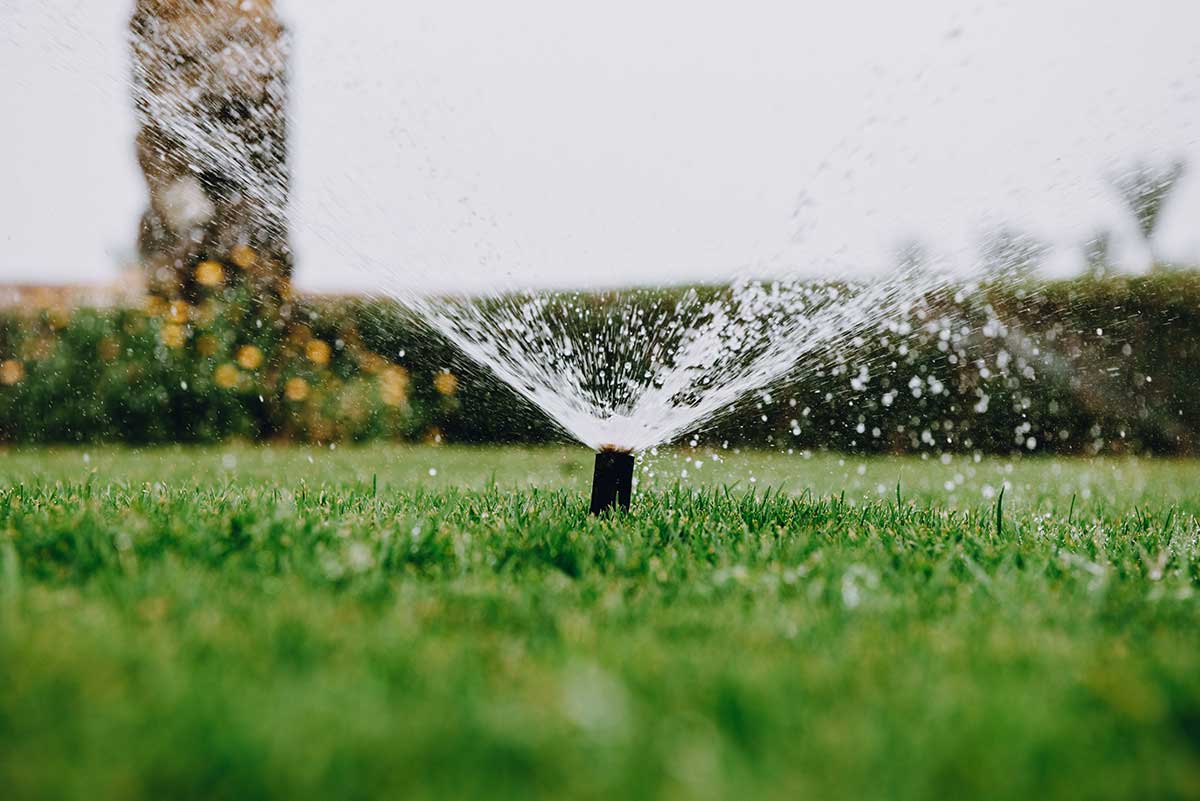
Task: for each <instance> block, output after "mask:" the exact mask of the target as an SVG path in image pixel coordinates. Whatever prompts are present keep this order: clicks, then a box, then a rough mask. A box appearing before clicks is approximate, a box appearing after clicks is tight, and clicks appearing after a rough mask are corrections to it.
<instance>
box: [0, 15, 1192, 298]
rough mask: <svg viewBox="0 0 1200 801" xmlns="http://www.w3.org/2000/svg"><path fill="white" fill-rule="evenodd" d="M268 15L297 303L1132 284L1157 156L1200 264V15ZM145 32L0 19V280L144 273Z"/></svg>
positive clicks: (1171, 221) (1179, 251)
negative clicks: (1026, 235) (395, 287)
mask: <svg viewBox="0 0 1200 801" xmlns="http://www.w3.org/2000/svg"><path fill="white" fill-rule="evenodd" d="M279 5H280V7H281V9H282V12H283V15H284V17H285V19H286V21H287V22H288V24H289V25H290V27H291V30H292V32H293V35H294V37H295V41H296V47H295V51H294V57H293V67H294V72H293V90H294V91H293V103H292V114H293V117H294V125H293V140H292V144H293V169H294V173H295V176H296V187H295V195H294V217H295V220H296V231H295V244H296V246H297V250H298V278H299V281H300V283H301V284H302V285H304V286H307V287H312V288H349V287H367V286H374V285H378V283H379V282H380V281H381V280H382V278H381V276H382V275H383V274H384V273H391V274H395V275H399V276H400V278H401V280H403V281H409V282H413V283H426V284H428V283H430V282H432V283H435V284H437V285H448V286H475V285H479V284H485V283H487V284H495V283H501V284H505V285H515V284H528V283H539V284H558V285H590V284H600V283H604V284H613V283H630V282H649V281H683V280H695V279H700V278H714V277H720V276H726V275H729V274H731V273H732V272H734V271H737V270H744V269H749V270H752V271H757V272H765V271H768V270H771V271H778V270H800V271H804V272H830V271H834V272H836V273H837V274H839V275H847V274H856V273H863V272H868V271H877V270H879V269H882V268H883V267H884V266H885V265H886V264H888V261H889V258H890V253H891V251H892V249H893V248H894V246H895V244H896V243H897V242H898V241H899V240H901V239H903V238H908V237H914V236H915V237H919V238H921V239H923V240H924V241H926V242H927V243H929V244H930V245H931V246H932V247H933V248H934V250H935V251H937V252H938V253H940V254H941V255H943V256H944V257H945V258H946V259H947V260H949V261H950V263H952V264H960V265H966V264H969V263H970V261H971V258H972V255H973V252H974V244H975V242H976V240H977V239H978V237H979V235H980V233H981V231H983V230H985V229H986V228H987V227H988V226H990V225H994V224H997V223H1000V222H1010V223H1013V224H1016V225H1019V226H1021V227H1024V228H1026V229H1028V230H1030V231H1032V232H1034V233H1036V234H1037V235H1039V236H1040V237H1042V238H1043V239H1045V240H1048V241H1050V242H1052V243H1054V244H1055V245H1056V246H1057V251H1056V254H1057V255H1056V257H1055V258H1054V260H1053V264H1052V267H1051V269H1052V270H1056V271H1067V270H1070V269H1073V268H1074V267H1075V265H1076V259H1077V252H1078V243H1079V242H1080V241H1081V240H1082V239H1084V238H1085V236H1086V235H1087V234H1088V232H1090V231H1091V230H1092V229H1093V228H1094V227H1096V226H1098V225H1104V226H1109V227H1112V228H1115V229H1116V230H1117V233H1118V243H1117V244H1118V256H1119V258H1120V259H1121V260H1122V261H1123V262H1124V263H1125V264H1126V265H1127V266H1128V267H1129V268H1130V269H1136V268H1138V267H1139V266H1142V265H1144V262H1145V254H1144V252H1143V251H1142V249H1141V248H1140V246H1139V243H1138V241H1137V238H1136V234H1135V233H1134V231H1133V229H1132V227H1131V225H1130V223H1129V222H1128V221H1127V219H1126V216H1127V215H1125V213H1124V212H1123V211H1122V210H1121V208H1120V206H1119V205H1118V203H1117V201H1116V199H1115V198H1114V196H1113V194H1112V192H1111V190H1110V189H1109V188H1108V187H1107V185H1106V183H1105V181H1104V178H1103V176H1104V173H1105V171H1106V170H1111V169H1112V168H1113V167H1114V166H1116V165H1117V164H1119V163H1121V162H1123V161H1127V160H1129V159H1131V158H1134V157H1139V156H1149V157H1164V158H1165V157H1171V156H1178V155H1182V156H1185V157H1187V158H1188V159H1189V161H1190V162H1191V163H1192V171H1191V173H1190V174H1189V175H1188V176H1187V177H1186V178H1185V181H1184V183H1183V185H1182V186H1181V187H1180V188H1179V190H1178V192H1177V193H1176V195H1175V197H1174V201H1173V203H1172V204H1171V205H1170V206H1169V207H1168V209H1167V211H1166V216H1165V220H1164V223H1163V228H1162V230H1161V236H1160V246H1161V249H1162V252H1163V253H1164V254H1165V255H1166V256H1168V257H1169V258H1173V259H1177V260H1180V261H1191V262H1193V263H1200V225H1198V224H1197V223H1198V222H1200V3H1196V2H1195V0H1142V2H1138V3H1131V2H1127V0H1009V1H1008V2H982V0H981V1H980V2H964V1H963V0H927V1H926V2H923V3H894V2H885V1H884V0H876V1H875V2H866V1H865V0H850V1H848V2H840V3H820V4H818V3H798V2H795V1H794V0H777V1H771V0H742V2H738V3H732V2H725V3H713V2H699V0H658V1H657V2H653V3H647V2H645V0H642V1H641V2H630V1H629V0H612V1H610V2H608V3H604V4H583V3H574V2H564V1H563V0H511V2H508V3H489V2H483V0H471V1H470V2H467V1H466V0H436V1H433V0H428V1H427V0H413V1H412V2H407V3H402V4H391V3H380V2H378V0H340V2H337V3H331V2H327V1H326V0H279ZM131 7H132V2H131V0H0V75H3V76H4V77H3V78H2V79H0V80H2V81H3V83H2V84H0V87H2V88H0V92H2V94H0V110H2V119H3V123H2V124H0V154H3V156H0V165H3V166H2V167H0V186H2V187H3V191H0V244H2V247H0V281H7V280H12V281H29V280H40V281H106V280H109V279H111V278H112V277H113V275H114V274H115V271H116V269H117V266H118V265H119V264H120V263H121V262H122V261H127V260H128V259H129V257H130V254H131V253H132V251H133V241H134V236H135V231H136V221H137V218H138V215H139V214H140V212H141V210H142V207H143V205H144V202H145V198H144V193H145V189H144V186H143V184H142V182H141V178H140V176H139V174H138V172H137V168H136V164H135V162H134V149H133V135H134V131H133V121H132V112H131V105H130V101H129V99H128V91H127V89H126V87H125V83H124V81H125V75H126V73H127V58H126V51H125V42H124V31H125V23H126V20H127V16H128V14H129V12H130V10H131ZM363 265H366V266H365V267H364V266H363Z"/></svg>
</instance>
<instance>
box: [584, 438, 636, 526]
mask: <svg viewBox="0 0 1200 801" xmlns="http://www.w3.org/2000/svg"><path fill="white" fill-rule="evenodd" d="M632 494H633V454H632V453H629V452H628V451H620V450H617V449H616V448H604V449H602V450H601V451H600V452H599V453H597V454H596V472H595V473H593V474H592V514H594V515H598V514H601V513H602V512H605V511H607V510H609V509H612V508H613V507H619V508H620V510H621V511H622V512H628V511H629V498H630V496H631V495H632Z"/></svg>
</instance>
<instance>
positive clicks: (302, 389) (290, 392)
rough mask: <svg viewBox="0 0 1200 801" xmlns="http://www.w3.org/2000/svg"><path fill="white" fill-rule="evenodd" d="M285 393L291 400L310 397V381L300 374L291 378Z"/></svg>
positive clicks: (285, 387) (284, 389)
mask: <svg viewBox="0 0 1200 801" xmlns="http://www.w3.org/2000/svg"><path fill="white" fill-rule="evenodd" d="M283 394H284V395H285V396H286V397H287V399H288V400H290V401H297V402H299V401H302V400H304V399H305V398H307V397H308V382H307V381H305V380H304V379H303V378H300V377H299V376H296V377H295V378H289V379H288V382H287V384H286V385H285V386H284V388H283Z"/></svg>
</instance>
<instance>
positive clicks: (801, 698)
mask: <svg viewBox="0 0 1200 801" xmlns="http://www.w3.org/2000/svg"><path fill="white" fill-rule="evenodd" d="M83 453H84V452H83V451H81V450H71V449H67V450H60V451H13V452H9V453H5V454H4V456H3V459H2V460H0V676H2V677H3V681H4V691H3V692H2V693H0V743H3V747H0V786H3V787H5V788H7V790H6V791H5V793H4V795H5V797H6V798H15V799H19V798H34V797H46V798H50V797H55V798H85V797H86V798H89V799H94V798H164V797H172V798H192V797H194V798H206V799H211V798H238V799H248V798H268V797H271V798H278V797H286V798H321V799H327V798H380V797H385V798H386V797H404V798H471V797H487V798H513V799H517V798H520V799H528V798H548V799H550V798H552V799H563V798H596V799H601V798H603V799H608V798H614V797H619V798H633V799H637V798H664V799H666V798H670V799H678V798H731V799H732V798H736V799H744V798H780V799H794V798H803V797H812V798H823V799H837V798H917V797H930V796H943V797H956V798H972V797H974V798H982V797H987V798H1020V799H1026V798H1067V797H1071V798H1081V797H1087V798H1129V797H1195V796H1196V795H1198V794H1200V596H1198V595H1197V590H1200V558H1198V553H1197V549H1198V544H1197V541H1198V536H1200V526H1198V524H1197V516H1198V515H1200V496H1198V495H1197V494H1196V493H1195V490H1194V488H1195V487H1196V486H1197V485H1198V484H1200V464H1197V463H1188V462H1149V461H1141V462H1138V461H1133V460H1125V461H1100V462H1083V461H1079V462H1071V461H1051V460H1040V459H1033V460H1030V459H1027V460H1018V461H1015V462H1010V461H1007V460H988V459H984V460H982V461H979V462H976V461H975V460H973V459H966V460H955V461H952V462H951V463H949V464H943V463H941V462H939V461H936V460H929V461H922V460H919V459H895V460H892V459H873V460H866V461H863V460H858V459H854V458H852V457H838V456H820V455H817V456H812V457H811V458H803V457H802V456H801V455H799V454H796V455H792V456H787V455H784V454H755V453H741V454H734V453H720V454H709V453H706V452H703V451H697V452H689V453H688V454H687V455H686V462H685V459H684V455H682V454H680V453H675V452H671V453H665V454H663V455H662V456H660V457H659V458H658V459H657V460H656V461H655V462H654V463H652V464H649V465H647V466H646V468H645V469H644V470H642V471H640V472H639V475H640V476H641V478H642V486H641V487H640V488H639V491H638V492H637V493H635V500H634V511H633V514H632V515H630V516H628V517H617V518H605V519H593V518H589V517H588V516H587V515H586V507H587V497H586V491H585V490H586V482H587V480H588V478H589V473H588V469H587V467H588V462H589V461H590V458H591V457H590V455H589V454H587V453H585V452H582V451H578V450H573V449H562V450H555V449H546V450H521V449H465V448H464V449H456V448H442V449H421V448H395V449H390V448H385V447H372V448H369V449H357V450H356V449H352V448H339V449H338V450H337V451H335V452H330V451H324V450H318V449H307V450H306V449H250V448H233V449H211V450H162V451H148V452H141V453H137V452H132V451H124V450H91V451H89V452H88V459H87V460H86V461H85V460H84V459H83ZM713 456H718V457H720V461H717V460H715V459H713V458H712V457H713ZM230 457H232V458H230ZM310 457H311V462H310ZM697 458H702V459H704V460H705V462H704V466H703V468H699V469H697V468H696V467H695V461H696V459H697ZM685 463H686V464H689V465H691V466H692V468H693V469H692V470H691V472H690V473H689V480H688V482H687V483H682V482H680V483H677V482H678V475H679V473H680V470H679V468H680V467H681V466H682V465H684V464H685ZM231 465H232V466H231ZM862 467H865V469H860V468H862ZM433 470H436V476H432V475H431V471H433ZM650 473H654V476H655V477H654V478H651V477H650ZM751 474H753V475H754V476H755V477H756V478H757V479H758V481H757V483H756V484H753V485H751V484H749V483H748V481H747V476H748V475H751ZM497 476H503V477H505V479H506V480H507V481H509V482H511V483H509V484H505V483H498V482H497V479H496V477H497ZM781 484H782V485H783V487H784V490H783V491H778V490H775V489H763V488H764V486H766V487H778V486H780V485H781ZM947 485H950V486H953V487H954V489H953V490H951V491H948V490H946V486H947ZM1001 493H1003V506H1001V504H1000V498H999V496H1000V494H1001Z"/></svg>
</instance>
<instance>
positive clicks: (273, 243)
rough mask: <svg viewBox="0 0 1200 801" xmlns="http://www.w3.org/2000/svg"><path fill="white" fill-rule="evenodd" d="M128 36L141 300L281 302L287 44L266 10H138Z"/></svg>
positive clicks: (214, 3) (171, 0)
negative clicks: (235, 290) (226, 293)
mask: <svg viewBox="0 0 1200 801" xmlns="http://www.w3.org/2000/svg"><path fill="white" fill-rule="evenodd" d="M129 27H130V32H131V40H130V43H131V47H132V52H133V94H134V103H135V107H136V111H137V119H138V125H139V130H138V135H137V152H138V162H139V164H140V165H141V169H142V173H143V175H144V176H145V178H146V183H147V185H148V187H149V190H150V205H149V208H148V209H147V210H146V212H145V214H144V215H143V217H142V222H141V231H140V234H139V238H138V246H139V251H140V253H141V257H142V261H143V263H144V264H145V266H146V269H147V273H148V274H147V283H148V287H149V289H150V291H151V292H153V293H155V294H158V295H161V296H163V297H167V298H183V299H187V300H192V301H194V300H196V299H197V297H198V296H199V295H201V294H203V293H204V292H206V291H209V290H214V289H219V288H220V287H223V286H228V285H236V284H239V283H242V284H247V285H249V286H250V287H251V288H252V289H253V290H254V291H255V293H256V294H260V295H261V296H262V297H263V298H264V299H266V298H268V297H274V298H276V299H282V298H286V297H287V295H288V293H289V281H290V278H291V271H292V253H291V249H290V248H289V246H288V226H287V203H288V168H287V141H286V137H287V108H286V105H287V104H286V99H287V75H286V73H287V56H288V37H287V33H286V31H285V30H284V28H283V26H282V25H281V24H280V22H279V20H278V18H277V16H276V14H275V10H274V8H273V6H272V4H271V0H137V3H136V7H135V10H134V13H133V18H132V19H131V21H130V26H129Z"/></svg>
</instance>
